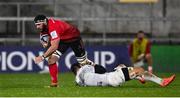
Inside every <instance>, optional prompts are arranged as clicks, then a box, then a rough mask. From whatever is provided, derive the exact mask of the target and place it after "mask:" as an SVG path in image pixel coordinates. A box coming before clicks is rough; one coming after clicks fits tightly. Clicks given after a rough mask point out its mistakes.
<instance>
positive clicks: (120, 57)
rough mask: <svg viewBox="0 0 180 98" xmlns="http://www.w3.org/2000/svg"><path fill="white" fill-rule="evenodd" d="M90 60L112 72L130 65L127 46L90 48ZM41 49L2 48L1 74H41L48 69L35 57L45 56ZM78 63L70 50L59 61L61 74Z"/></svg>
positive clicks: (88, 49) (88, 48) (0, 49)
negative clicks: (121, 65)
mask: <svg viewBox="0 0 180 98" xmlns="http://www.w3.org/2000/svg"><path fill="white" fill-rule="evenodd" d="M86 50H87V53H88V58H89V59H90V60H92V61H94V62H95V63H97V64H100V65H102V66H104V67H106V68H107V70H108V71H112V70H113V68H114V67H115V66H117V65H118V64H126V65H130V59H129V56H128V49H127V47H126V46H89V47H86ZM43 51H44V50H43V48H41V47H27V46H26V47H18V46H11V47H0V65H1V66H0V72H41V71H43V70H46V69H48V67H47V61H44V62H42V63H40V64H38V65H36V64H35V63H34V61H33V59H34V57H35V56H38V55H42V54H43ZM75 62H76V58H75V56H74V53H73V52H72V51H71V49H69V50H68V51H67V52H66V53H65V54H64V55H63V56H62V57H61V58H60V60H59V62H58V63H59V64H58V65H59V70H60V72H67V71H69V68H70V66H71V64H73V63H75Z"/></svg>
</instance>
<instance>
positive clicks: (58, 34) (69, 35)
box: [47, 18, 80, 40]
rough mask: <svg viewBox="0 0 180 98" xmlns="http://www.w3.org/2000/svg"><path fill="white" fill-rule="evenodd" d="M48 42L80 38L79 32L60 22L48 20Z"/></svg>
mask: <svg viewBox="0 0 180 98" xmlns="http://www.w3.org/2000/svg"><path fill="white" fill-rule="evenodd" d="M47 33H48V34H49V36H50V40H55V39H58V38H59V39H60V40H71V39H73V38H77V37H79V36H80V32H79V30H78V29H77V28H76V27H74V26H72V25H70V24H68V23H66V22H64V21H61V20H54V19H52V18H50V19H48V32H47Z"/></svg>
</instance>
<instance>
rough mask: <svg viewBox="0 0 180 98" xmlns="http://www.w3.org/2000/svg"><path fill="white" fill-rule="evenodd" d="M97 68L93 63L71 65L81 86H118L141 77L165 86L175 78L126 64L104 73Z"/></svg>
mask: <svg viewBox="0 0 180 98" xmlns="http://www.w3.org/2000/svg"><path fill="white" fill-rule="evenodd" d="M96 69H97V68H96V67H95V66H92V65H91V64H89V65H84V66H82V67H80V66H79V65H78V64H74V65H72V66H71V70H72V71H73V73H74V74H75V75H76V78H75V81H76V83H77V84H78V85H80V86H113V87H117V86H120V85H122V84H123V83H125V82H126V81H128V80H136V79H140V78H141V80H142V81H152V82H154V83H156V84H159V85H160V86H162V87H165V86H167V85H169V84H170V83H171V82H172V81H173V80H174V79H175V75H172V76H170V77H168V78H160V77H157V76H155V75H154V74H152V73H150V72H148V71H145V70H144V69H143V68H141V67H126V66H125V65H124V64H120V65H118V67H116V68H115V71H113V72H106V73H103V74H99V73H98V72H95V70H96Z"/></svg>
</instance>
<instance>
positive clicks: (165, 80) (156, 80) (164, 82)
mask: <svg viewBox="0 0 180 98" xmlns="http://www.w3.org/2000/svg"><path fill="white" fill-rule="evenodd" d="M142 77H143V78H144V79H145V81H152V82H154V83H157V84H159V85H160V86H162V87H165V86H167V85H169V84H170V83H171V82H172V81H173V80H174V79H175V75H172V76H170V77H168V78H160V77H157V76H156V75H154V74H152V73H150V72H148V71H145V72H144V73H143V74H142Z"/></svg>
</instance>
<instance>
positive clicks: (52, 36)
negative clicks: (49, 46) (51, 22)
mask: <svg viewBox="0 0 180 98" xmlns="http://www.w3.org/2000/svg"><path fill="white" fill-rule="evenodd" d="M50 35H51V38H52V39H54V38H57V37H58V35H57V32H56V31H52V32H51V33H50Z"/></svg>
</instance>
